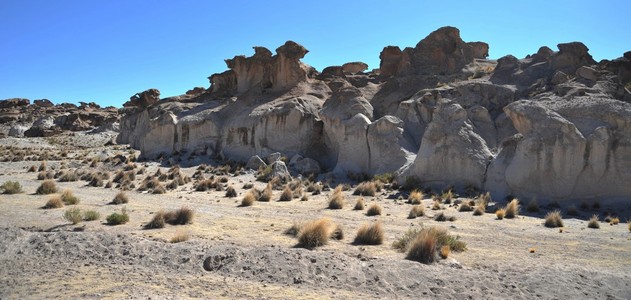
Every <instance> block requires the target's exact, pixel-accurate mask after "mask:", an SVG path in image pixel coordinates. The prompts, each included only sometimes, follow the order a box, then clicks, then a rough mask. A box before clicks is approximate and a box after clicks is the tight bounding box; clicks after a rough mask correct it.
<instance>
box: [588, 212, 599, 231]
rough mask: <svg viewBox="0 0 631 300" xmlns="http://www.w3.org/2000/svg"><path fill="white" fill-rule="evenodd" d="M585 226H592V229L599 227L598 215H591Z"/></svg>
mask: <svg viewBox="0 0 631 300" xmlns="http://www.w3.org/2000/svg"><path fill="white" fill-rule="evenodd" d="M587 227H589V228H594V229H598V228H600V223H599V222H598V215H592V217H591V218H590V219H589V222H587Z"/></svg>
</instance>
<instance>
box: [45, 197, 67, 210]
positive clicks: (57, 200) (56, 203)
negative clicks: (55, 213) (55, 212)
mask: <svg viewBox="0 0 631 300" xmlns="http://www.w3.org/2000/svg"><path fill="white" fill-rule="evenodd" d="M63 206H64V202H63V201H61V197H59V196H53V197H52V198H50V199H48V202H46V205H44V208H45V209H52V208H61V207H63Z"/></svg>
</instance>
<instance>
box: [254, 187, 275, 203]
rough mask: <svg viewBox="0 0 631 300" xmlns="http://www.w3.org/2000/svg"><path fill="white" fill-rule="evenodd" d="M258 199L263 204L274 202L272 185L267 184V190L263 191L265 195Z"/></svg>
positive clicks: (262, 194)
mask: <svg viewBox="0 0 631 300" xmlns="http://www.w3.org/2000/svg"><path fill="white" fill-rule="evenodd" d="M257 198H258V199H257V200H258V201H261V202H269V201H270V200H272V184H271V183H267V185H266V186H265V189H264V190H263V193H261V195H260V196H258V197H257Z"/></svg>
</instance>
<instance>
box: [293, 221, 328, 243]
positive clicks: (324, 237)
mask: <svg viewBox="0 0 631 300" xmlns="http://www.w3.org/2000/svg"><path fill="white" fill-rule="evenodd" d="M336 227H337V226H336V225H335V224H333V222H331V220H329V219H326V218H323V219H319V220H315V221H311V222H309V223H306V224H304V225H303V226H302V228H301V229H300V231H299V232H298V245H299V246H301V247H305V248H308V249H313V248H315V247H320V246H323V245H326V244H327V243H328V241H329V239H330V238H331V236H332V235H333V232H334V231H335V229H336Z"/></svg>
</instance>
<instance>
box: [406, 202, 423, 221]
mask: <svg viewBox="0 0 631 300" xmlns="http://www.w3.org/2000/svg"><path fill="white" fill-rule="evenodd" d="M424 215H425V207H424V206H422V205H414V206H412V209H410V213H409V214H408V219H415V218H417V217H421V216H424Z"/></svg>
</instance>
